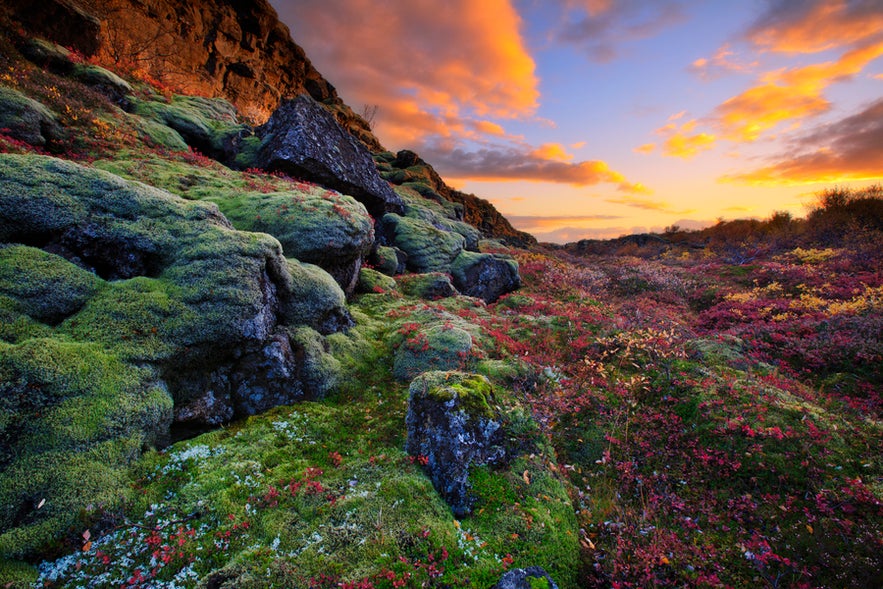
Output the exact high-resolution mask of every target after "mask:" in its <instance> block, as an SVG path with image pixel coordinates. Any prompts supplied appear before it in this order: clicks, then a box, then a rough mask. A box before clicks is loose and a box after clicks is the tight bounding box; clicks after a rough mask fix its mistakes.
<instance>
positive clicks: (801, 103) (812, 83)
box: [714, 42, 883, 142]
mask: <svg viewBox="0 0 883 589" xmlns="http://www.w3.org/2000/svg"><path fill="white" fill-rule="evenodd" d="M880 55H883V42H881V43H876V44H873V45H868V46H864V47H859V48H856V49H853V50H850V51H848V52H846V53H845V54H844V55H843V56H841V57H840V59H838V60H837V61H828V62H824V63H819V64H814V65H809V66H805V67H800V68H792V69H784V70H778V71H774V72H769V73H767V74H765V75H764V76H762V78H761V80H760V82H761V83H760V84H758V85H757V86H754V87H752V88H749V89H748V90H746V91H745V92H743V93H741V94H739V95H738V96H734V97H733V98H730V99H729V100H727V101H726V102H724V103H723V104H721V105H719V106H718V107H717V108H716V109H715V112H714V118H715V123H716V124H717V126H719V127H720V129H721V132H722V133H723V134H725V135H726V136H727V138H728V139H731V140H733V141H747V142H751V141H756V140H757V139H758V137H759V136H760V135H761V134H762V133H764V132H765V131H768V130H770V129H772V128H774V127H776V126H777V125H779V124H780V123H782V122H784V121H789V120H800V119H805V118H807V117H813V116H816V115H819V114H822V113H824V112H826V111H828V110H829V109H830V106H831V105H830V102H828V100H827V99H825V97H824V96H823V92H824V90H825V89H827V87H828V86H830V85H831V84H832V83H834V82H840V81H844V80H847V79H849V78H851V77H853V76H855V75H856V74H858V73H860V72H861V71H862V70H863V69H864V68H865V66H866V65H867V64H868V63H870V62H871V61H873V60H874V59H876V58H877V57H879V56H880Z"/></svg>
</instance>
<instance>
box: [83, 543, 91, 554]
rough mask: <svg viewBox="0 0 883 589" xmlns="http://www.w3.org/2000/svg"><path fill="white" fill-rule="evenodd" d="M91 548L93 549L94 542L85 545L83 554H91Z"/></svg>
mask: <svg viewBox="0 0 883 589" xmlns="http://www.w3.org/2000/svg"><path fill="white" fill-rule="evenodd" d="M91 548H92V542H86V543H85V544H83V552H89V550H90V549H91Z"/></svg>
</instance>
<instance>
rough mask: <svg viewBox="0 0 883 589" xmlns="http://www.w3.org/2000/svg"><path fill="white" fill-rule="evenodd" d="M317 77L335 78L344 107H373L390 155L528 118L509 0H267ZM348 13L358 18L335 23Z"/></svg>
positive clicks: (526, 81)
mask: <svg viewBox="0 0 883 589" xmlns="http://www.w3.org/2000/svg"><path fill="white" fill-rule="evenodd" d="M273 4H274V6H275V8H276V9H277V11H278V12H279V14H280V16H281V17H282V20H283V21H284V22H286V23H287V24H288V25H289V26H290V27H291V29H292V33H293V37H294V38H295V39H296V40H297V42H298V43H299V44H300V45H302V46H303V47H304V48H305V49H306V51H307V53H308V54H309V55H310V59H311V60H312V61H313V62H314V64H315V65H316V66H317V68H318V69H319V70H320V71H328V72H331V71H333V72H335V79H334V84H335V85H336V86H337V88H338V91H339V93H340V95H341V96H342V97H343V98H344V100H345V101H346V102H348V103H349V104H353V105H359V104H371V105H374V104H376V105H377V106H378V112H377V119H376V124H375V131H376V132H377V134H378V135H379V136H380V138H381V140H383V141H384V142H389V143H391V144H393V145H395V146H396V147H405V146H408V145H409V144H410V145H413V139H414V138H417V137H423V136H426V135H431V134H437V133H438V134H441V135H443V136H445V135H457V134H462V133H466V132H469V131H475V130H478V131H480V132H487V133H488V134H490V135H498V134H499V131H500V129H499V128H494V127H490V126H480V125H478V124H475V123H472V124H470V120H472V121H475V120H477V119H484V118H488V117H491V118H502V119H506V118H517V117H529V116H533V114H534V113H535V112H536V109H537V107H538V101H539V96H540V94H539V89H538V84H539V82H538V79H537V77H536V74H535V69H536V66H535V63H534V61H533V58H532V57H531V56H530V54H529V53H528V51H527V49H526V47H525V44H524V41H523V39H522V36H521V25H522V23H521V18H520V17H519V15H518V13H517V12H516V10H515V8H514V7H513V5H512V3H511V1H510V0H486V1H482V2H473V1H471V0H450V1H448V2H444V3H439V2H436V1H434V0H411V1H409V2H403V3H397V5H396V8H395V10H378V8H377V6H376V4H375V3H374V2H370V1H369V0H274V1H273ZM341 15H358V18H341Z"/></svg>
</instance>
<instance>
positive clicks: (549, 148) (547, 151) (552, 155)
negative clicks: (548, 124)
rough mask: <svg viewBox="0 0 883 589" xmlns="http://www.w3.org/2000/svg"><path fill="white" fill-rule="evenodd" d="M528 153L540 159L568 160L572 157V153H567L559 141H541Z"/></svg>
mask: <svg viewBox="0 0 883 589" xmlns="http://www.w3.org/2000/svg"><path fill="white" fill-rule="evenodd" d="M530 155H531V156H533V157H535V158H537V159H541V160H554V161H559V162H569V161H571V160H572V159H573V155H571V154H569V153H567V149H565V147H564V146H563V145H561V144H560V143H543V144H542V145H540V146H539V147H538V148H536V149H535V150H533V151H532V152H531V154H530Z"/></svg>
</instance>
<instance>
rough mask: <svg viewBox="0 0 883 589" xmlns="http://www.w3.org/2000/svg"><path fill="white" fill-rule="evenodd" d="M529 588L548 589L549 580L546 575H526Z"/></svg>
mask: <svg viewBox="0 0 883 589" xmlns="http://www.w3.org/2000/svg"><path fill="white" fill-rule="evenodd" d="M527 584H528V585H530V589H549V580H548V579H547V578H546V577H531V576H528V577H527Z"/></svg>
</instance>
